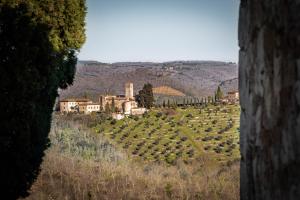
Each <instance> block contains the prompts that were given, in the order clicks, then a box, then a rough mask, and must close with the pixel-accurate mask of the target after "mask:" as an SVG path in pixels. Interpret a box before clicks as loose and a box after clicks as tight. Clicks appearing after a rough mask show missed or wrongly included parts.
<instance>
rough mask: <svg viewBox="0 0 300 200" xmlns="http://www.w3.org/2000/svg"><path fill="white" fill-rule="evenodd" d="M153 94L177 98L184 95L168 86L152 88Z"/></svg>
mask: <svg viewBox="0 0 300 200" xmlns="http://www.w3.org/2000/svg"><path fill="white" fill-rule="evenodd" d="M153 94H162V95H169V96H179V97H184V96H185V94H184V93H182V92H181V91H179V90H176V89H174V88H171V87H169V86H159V87H155V88H153Z"/></svg>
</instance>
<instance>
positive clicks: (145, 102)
mask: <svg viewBox="0 0 300 200" xmlns="http://www.w3.org/2000/svg"><path fill="white" fill-rule="evenodd" d="M136 100H137V102H138V105H139V106H140V107H145V108H148V109H150V108H151V107H152V106H153V103H154V96H153V87H152V85H151V84H150V83H147V84H145V85H144V87H143V89H142V90H140V91H139V94H138V95H137V96H136Z"/></svg>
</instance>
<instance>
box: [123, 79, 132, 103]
mask: <svg viewBox="0 0 300 200" xmlns="http://www.w3.org/2000/svg"><path fill="white" fill-rule="evenodd" d="M125 97H126V98H128V99H133V83H132V82H127V83H126V84H125Z"/></svg>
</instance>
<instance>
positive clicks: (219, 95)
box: [215, 86, 223, 101]
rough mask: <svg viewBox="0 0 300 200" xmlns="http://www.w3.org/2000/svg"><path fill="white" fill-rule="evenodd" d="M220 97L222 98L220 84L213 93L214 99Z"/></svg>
mask: <svg viewBox="0 0 300 200" xmlns="http://www.w3.org/2000/svg"><path fill="white" fill-rule="evenodd" d="M222 98H223V92H222V90H221V88H220V86H218V89H217V91H216V94H215V99H216V100H217V101H219V100H220V99H222Z"/></svg>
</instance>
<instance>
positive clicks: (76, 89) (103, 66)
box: [60, 61, 238, 98]
mask: <svg viewBox="0 0 300 200" xmlns="http://www.w3.org/2000/svg"><path fill="white" fill-rule="evenodd" d="M237 70H238V67H237V65H236V64H234V63H225V62H216V61H175V62H167V63H142V62H140V63H113V64H107V63H100V62H96V61H80V62H78V64H77V73H76V76H75V80H74V84H73V86H72V87H69V88H68V89H67V90H64V91H60V95H61V98H65V97H70V96H74V97H76V96H84V95H88V96H94V97H95V98H96V97H97V96H98V95H99V94H105V93H110V94H124V84H125V83H126V82H127V81H132V82H133V83H134V90H135V93H137V92H138V90H140V89H141V88H142V87H143V85H144V84H145V83H147V82H149V83H151V84H152V85H153V86H154V87H160V86H169V87H171V88H173V89H176V90H178V91H180V92H182V93H183V94H185V95H186V96H195V97H203V96H208V95H212V94H213V93H214V91H215V89H216V88H217V86H218V85H219V84H221V83H222V82H224V81H226V80H231V79H236V78H237ZM236 83H237V82H236ZM233 88H234V89H237V84H233Z"/></svg>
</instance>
